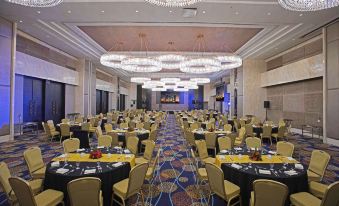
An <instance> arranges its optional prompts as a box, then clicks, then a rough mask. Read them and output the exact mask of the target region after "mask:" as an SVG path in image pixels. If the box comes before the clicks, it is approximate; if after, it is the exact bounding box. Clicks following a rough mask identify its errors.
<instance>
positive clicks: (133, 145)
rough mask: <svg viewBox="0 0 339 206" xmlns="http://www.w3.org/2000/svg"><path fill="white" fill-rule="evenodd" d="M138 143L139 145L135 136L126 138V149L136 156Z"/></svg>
mask: <svg viewBox="0 0 339 206" xmlns="http://www.w3.org/2000/svg"><path fill="white" fill-rule="evenodd" d="M138 143H139V138H137V137H135V136H131V137H128V139H127V140H126V148H127V149H128V150H129V151H131V153H133V154H134V155H137V154H138Z"/></svg>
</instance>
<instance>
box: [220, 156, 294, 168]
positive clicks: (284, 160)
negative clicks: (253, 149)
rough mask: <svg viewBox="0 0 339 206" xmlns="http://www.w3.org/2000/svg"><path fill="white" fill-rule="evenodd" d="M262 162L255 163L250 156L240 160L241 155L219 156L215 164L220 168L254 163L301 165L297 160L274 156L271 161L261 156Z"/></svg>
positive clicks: (242, 157) (256, 162)
mask: <svg viewBox="0 0 339 206" xmlns="http://www.w3.org/2000/svg"><path fill="white" fill-rule="evenodd" d="M261 158H262V161H253V160H251V159H250V157H249V156H248V155H242V156H241V158H239V155H217V156H216V160H215V163H216V165H218V166H221V164H223V163H250V162H251V163H254V164H261V163H274V164H275V163H299V162H298V161H297V160H295V159H288V157H284V156H273V155H272V158H271V159H270V158H269V156H268V155H262V156H261Z"/></svg>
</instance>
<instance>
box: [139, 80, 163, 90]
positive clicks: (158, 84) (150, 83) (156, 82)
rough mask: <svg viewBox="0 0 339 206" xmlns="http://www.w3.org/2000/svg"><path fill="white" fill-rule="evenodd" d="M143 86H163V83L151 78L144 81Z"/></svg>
mask: <svg viewBox="0 0 339 206" xmlns="http://www.w3.org/2000/svg"><path fill="white" fill-rule="evenodd" d="M144 86H149V87H151V88H155V87H163V86H165V83H164V82H161V81H154V80H151V81H147V82H144Z"/></svg>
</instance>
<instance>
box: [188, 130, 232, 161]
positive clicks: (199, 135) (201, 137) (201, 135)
mask: <svg viewBox="0 0 339 206" xmlns="http://www.w3.org/2000/svg"><path fill="white" fill-rule="evenodd" d="M193 134H194V139H195V140H206V139H205V134H204V133H196V132H194V133H193ZM225 135H226V134H217V138H216V139H215V141H216V142H215V147H216V150H217V151H216V152H218V151H219V143H218V138H219V137H221V136H225ZM208 153H209V154H211V155H213V156H214V152H213V153H211V151H208Z"/></svg>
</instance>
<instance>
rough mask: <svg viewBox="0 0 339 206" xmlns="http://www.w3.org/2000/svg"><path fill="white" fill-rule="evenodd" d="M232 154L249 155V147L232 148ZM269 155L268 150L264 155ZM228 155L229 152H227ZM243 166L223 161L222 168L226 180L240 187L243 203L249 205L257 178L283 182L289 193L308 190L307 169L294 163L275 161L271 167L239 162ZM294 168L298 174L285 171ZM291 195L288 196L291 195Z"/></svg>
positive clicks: (287, 200)
mask: <svg viewBox="0 0 339 206" xmlns="http://www.w3.org/2000/svg"><path fill="white" fill-rule="evenodd" d="M232 154H233V155H236V154H238V155H239V154H242V155H249V154H250V153H249V152H248V151H247V149H243V148H242V150H241V151H236V150H232ZM265 154H266V155H267V151H264V152H263V155H265ZM226 155H227V153H226ZM237 165H240V166H241V167H242V168H235V167H234V165H233V164H232V163H221V169H222V171H223V172H224V178H225V180H228V181H230V182H232V183H234V184H236V185H238V186H239V187H240V194H241V199H242V204H243V205H249V200H250V197H251V191H253V185H252V183H253V181H254V180H257V179H270V180H274V181H278V182H281V183H283V184H285V185H287V187H288V190H289V191H288V192H289V195H290V194H293V193H297V192H306V191H308V179H307V170H306V168H305V166H304V169H302V170H300V169H297V168H295V164H294V163H286V164H283V163H274V164H273V168H272V169H270V168H271V164H270V163H252V165H250V164H249V163H241V164H240V163H238V164H237ZM260 170H269V171H270V172H271V174H263V173H260ZM289 170H294V171H296V172H297V174H293V175H288V174H286V173H285V172H286V171H289ZM289 195H288V196H287V197H289ZM285 205H289V198H287V199H286V202H285Z"/></svg>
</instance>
